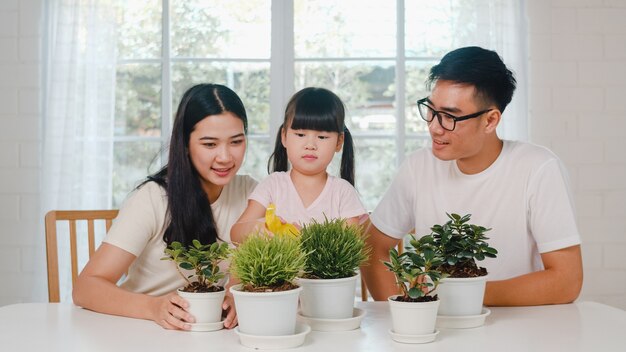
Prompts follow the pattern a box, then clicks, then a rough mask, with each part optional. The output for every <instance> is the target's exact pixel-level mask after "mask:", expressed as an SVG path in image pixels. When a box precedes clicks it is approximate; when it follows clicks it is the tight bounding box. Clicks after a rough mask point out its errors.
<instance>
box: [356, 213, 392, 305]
mask: <svg viewBox="0 0 626 352" xmlns="http://www.w3.org/2000/svg"><path fill="white" fill-rule="evenodd" d="M367 233H368V236H367V240H366V241H367V245H368V246H370V247H371V248H372V252H371V254H370V258H369V261H368V262H367V265H364V266H362V267H361V274H362V275H363V279H365V283H366V284H367V289H368V290H369V291H370V294H371V295H372V297H373V298H374V300H376V301H386V300H387V297H389V296H393V295H397V294H398V288H397V286H396V280H395V277H394V275H393V273H391V272H390V271H388V270H387V267H386V266H385V265H384V264H383V263H382V261H389V250H390V249H391V248H393V247H395V246H397V245H398V243H400V240H399V239H397V238H393V237H389V236H387V235H385V234H384V233H382V232H381V231H380V230H379V229H377V228H376V226H374V224H372V223H371V222H369V221H368V222H367Z"/></svg>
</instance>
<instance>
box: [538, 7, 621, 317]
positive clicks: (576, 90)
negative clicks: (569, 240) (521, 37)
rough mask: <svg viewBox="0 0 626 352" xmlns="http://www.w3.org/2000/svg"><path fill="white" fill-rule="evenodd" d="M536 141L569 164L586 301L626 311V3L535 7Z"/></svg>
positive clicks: (583, 297) (583, 295)
mask: <svg viewBox="0 0 626 352" xmlns="http://www.w3.org/2000/svg"><path fill="white" fill-rule="evenodd" d="M527 3H528V21H529V35H528V38H529V45H530V65H529V68H530V79H531V82H530V92H529V95H530V124H531V140H532V141H533V142H535V143H538V144H543V145H545V146H548V147H550V148H551V149H552V150H553V151H554V152H555V153H557V154H558V155H559V156H560V157H561V158H562V159H563V161H564V162H565V164H566V165H567V168H568V170H569V172H570V176H571V181H572V188H573V190H574V196H575V201H576V206H577V212H578V224H579V228H580V232H581V235H582V238H583V246H582V248H583V260H584V267H585V283H584V287H583V294H582V297H581V299H587V300H594V301H599V302H604V303H607V304H610V305H613V306H616V307H620V308H622V309H626V226H625V225H626V224H625V223H624V222H623V221H625V220H626V22H625V19H626V0H604V1H602V0H576V1H572V0H552V1H546V0H528V1H527Z"/></svg>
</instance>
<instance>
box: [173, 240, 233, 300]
mask: <svg viewBox="0 0 626 352" xmlns="http://www.w3.org/2000/svg"><path fill="white" fill-rule="evenodd" d="M165 254H167V256H165V257H163V258H161V260H171V261H173V262H174V263H176V269H177V270H178V273H179V274H180V275H181V276H182V277H183V278H184V279H185V281H187V286H186V287H185V291H188V290H187V289H188V288H190V287H194V289H193V290H192V291H196V290H197V289H200V290H202V292H205V291H206V290H208V289H210V288H211V287H213V286H216V285H217V283H218V282H219V280H221V279H223V278H224V272H222V271H220V267H219V263H220V262H221V261H223V260H224V259H226V258H228V255H229V254H230V249H229V247H228V243H225V242H222V243H217V242H215V243H213V244H207V245H203V244H201V243H200V241H198V240H193V241H192V244H191V245H190V246H189V247H185V246H183V245H182V244H181V243H180V242H176V241H174V242H172V244H170V245H169V246H168V247H167V248H166V249H165ZM181 268H182V269H185V270H193V272H194V273H193V274H191V275H188V276H186V275H185V274H183V273H182V271H180V269H181ZM192 277H195V278H196V281H195V282H197V284H194V282H192V281H191V280H189V279H191V278H192Z"/></svg>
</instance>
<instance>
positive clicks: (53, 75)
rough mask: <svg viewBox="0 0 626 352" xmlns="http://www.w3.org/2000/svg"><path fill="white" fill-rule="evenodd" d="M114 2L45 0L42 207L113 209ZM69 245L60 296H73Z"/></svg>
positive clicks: (62, 253)
mask: <svg viewBox="0 0 626 352" xmlns="http://www.w3.org/2000/svg"><path fill="white" fill-rule="evenodd" d="M110 3H111V2H110V1H98V0H52V1H49V2H48V4H47V8H46V12H47V14H46V22H47V24H46V31H45V33H46V38H45V43H44V62H45V64H44V65H45V66H44V77H45V83H44V84H45V93H44V94H45V95H44V99H43V100H44V101H43V106H44V114H43V132H42V139H43V141H42V144H43V158H42V164H43V167H42V172H43V174H42V178H41V179H42V197H41V199H42V201H41V204H42V210H43V212H47V211H48V210H52V209H61V210H63V209H107V208H109V207H110V202H111V201H110V199H111V172H112V171H111V169H112V163H113V145H112V143H113V122H114V121H113V120H114V105H115V104H114V100H115V57H116V40H115V34H116V29H115V17H114V15H115V12H114V9H113V8H112V6H111V5H110ZM61 232H62V230H61ZM68 248H69V245H68V244H66V243H64V242H59V268H60V280H61V282H60V284H61V299H62V301H65V300H69V299H71V298H70V297H69V293H70V287H71V279H70V276H69V270H68V268H69V249H68ZM85 261H86V258H82V257H81V262H83V263H84V262H85Z"/></svg>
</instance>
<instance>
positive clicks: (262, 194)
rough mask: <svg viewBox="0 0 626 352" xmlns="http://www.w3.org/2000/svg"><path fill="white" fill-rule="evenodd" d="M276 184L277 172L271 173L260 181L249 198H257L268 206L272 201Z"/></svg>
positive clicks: (256, 199)
mask: <svg viewBox="0 0 626 352" xmlns="http://www.w3.org/2000/svg"><path fill="white" fill-rule="evenodd" d="M274 184H275V174H271V175H269V176H268V177H266V178H265V179H264V180H263V181H261V182H259V184H258V185H257V186H256V187H255V188H254V190H253V191H252V193H250V196H249V197H248V199H249V200H255V201H257V202H259V203H260V204H261V205H263V206H264V207H266V208H267V206H268V205H269V204H270V203H271V202H272V189H273V186H274Z"/></svg>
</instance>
